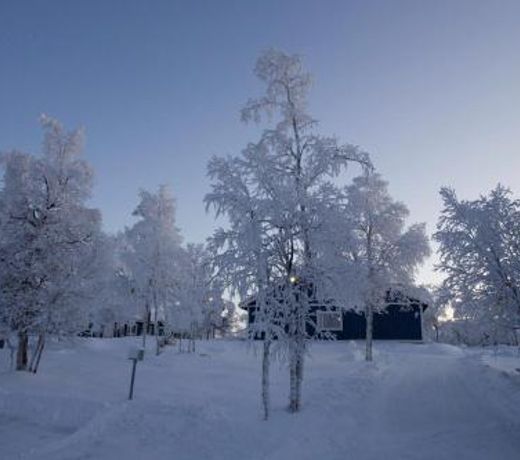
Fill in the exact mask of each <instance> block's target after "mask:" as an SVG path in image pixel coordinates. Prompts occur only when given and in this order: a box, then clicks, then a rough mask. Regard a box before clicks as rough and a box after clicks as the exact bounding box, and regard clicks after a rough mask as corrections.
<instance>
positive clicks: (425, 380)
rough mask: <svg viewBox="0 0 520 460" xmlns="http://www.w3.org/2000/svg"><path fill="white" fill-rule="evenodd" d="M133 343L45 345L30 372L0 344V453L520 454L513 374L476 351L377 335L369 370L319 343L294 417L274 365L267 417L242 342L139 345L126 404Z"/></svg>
mask: <svg viewBox="0 0 520 460" xmlns="http://www.w3.org/2000/svg"><path fill="white" fill-rule="evenodd" d="M150 342H152V340H151V341H150ZM138 343H139V342H138V340H137V339H136V338H124V339H78V340H75V341H74V342H72V343H71V342H67V343H63V342H62V343H54V344H53V345H51V347H50V348H49V349H48V350H46V353H45V355H44V356H43V358H42V363H41V369H40V371H39V373H38V374H37V375H31V374H28V373H20V372H18V373H15V372H8V371H7V364H8V356H7V352H6V351H5V350H1V351H0V459H2V460H15V459H30V460H36V459H37V460H51V459H52V460H80V459H81V460H86V459H96V460H104V459H118V460H141V459H143V460H145V459H156V458H157V459H159V458H164V459H167V458H168V459H169V458H172V459H173V458H175V459H178V460H182V459H208V460H210V459H225V460H235V459H237V460H238V459H248V460H256V459H265V460H278V459H298V460H305V459H309V460H310V459H320V460H324V459H342V460H344V459H355V460H365V459H367V460H368V459H374V460H375V459H382V458H384V459H398V460H405V459H458V460H459V459H460V460H463V459H468V460H469V459H471V460H479V459H486V460H489V459H500V460H508V459H515V460H518V459H519V458H520V434H519V433H520V373H518V372H509V373H508V372H503V371H501V370H498V369H496V368H495V367H491V366H490V365H488V364H486V359H487V358H486V357H485V356H484V355H483V354H482V353H481V352H480V351H476V350H472V349H461V348H457V347H453V346H449V345H439V344H412V343H387V342H377V343H376V345H375V352H376V353H375V362H374V363H373V364H368V363H366V362H364V361H363V359H362V356H363V353H362V352H363V343H362V342H348V343H346V342H322V343H315V344H313V345H312V347H311V350H310V355H309V357H308V359H307V361H306V369H305V372H306V376H305V381H304V394H303V409H302V411H301V412H300V413H298V414H289V413H288V412H287V411H286V410H285V407H286V405H287V393H288V375H287V373H288V372H287V369H286V367H285V365H283V364H279V363H276V364H274V365H273V369H272V386H271V390H272V414H271V419H270V420H269V421H267V422H266V421H263V420H261V410H260V398H259V394H260V357H259V355H258V356H257V355H256V354H255V351H254V347H251V346H249V345H248V344H247V343H246V342H243V341H219V340H217V341H207V342H204V341H203V342H199V343H197V353H195V354H188V353H178V351H177V349H176V348H174V347H169V348H167V349H166V350H165V352H164V353H163V354H162V355H160V356H159V357H155V356H154V355H153V353H152V352H151V350H147V356H146V358H145V360H144V361H143V362H141V363H139V364H138V369H137V377H136V387H135V399H134V400H133V401H128V400H127V399H126V398H127V396H128V386H129V377H130V370H131V368H130V361H128V360H127V354H128V350H129V349H130V348H131V347H132V346H133V345H138ZM151 345H152V344H151ZM519 361H520V360H519Z"/></svg>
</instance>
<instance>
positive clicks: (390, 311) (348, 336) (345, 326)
mask: <svg viewBox="0 0 520 460" xmlns="http://www.w3.org/2000/svg"><path fill="white" fill-rule="evenodd" d="M427 307H428V305H427V304H426V303H424V302H420V301H419V300H415V299H410V298H406V299H404V300H403V299H401V300H399V299H398V298H394V299H390V298H389V299H388V303H387V306H386V308H385V309H384V311H383V312H380V313H374V332H373V334H374V335H373V337H374V339H375V340H422V338H423V335H422V319H421V316H422V312H423V311H424V310H425V309H426V308H427ZM240 308H242V309H243V310H245V311H247V314H248V325H251V324H253V323H254V321H255V313H256V310H257V309H256V305H255V301H254V299H250V300H249V301H248V302H245V303H243V304H241V305H240ZM312 313H314V314H315V315H316V316H315V317H314V318H312V319H313V320H314V322H315V324H316V327H317V329H318V330H317V331H316V330H313V326H311V325H308V326H307V328H308V332H309V335H311V336H314V335H316V334H315V333H316V332H321V333H326V334H327V335H331V336H333V337H334V338H335V339H337V340H358V339H364V338H365V336H366V320H365V314H364V313H362V312H357V311H355V310H349V309H341V308H337V307H336V308H324V307H321V306H319V305H316V306H315V307H312ZM312 313H311V314H312ZM323 335H324V334H323ZM259 338H260V337H259Z"/></svg>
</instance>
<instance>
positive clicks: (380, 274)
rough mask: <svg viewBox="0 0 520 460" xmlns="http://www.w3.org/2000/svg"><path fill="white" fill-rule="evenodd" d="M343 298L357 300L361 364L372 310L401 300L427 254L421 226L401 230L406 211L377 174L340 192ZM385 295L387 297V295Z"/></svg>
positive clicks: (368, 355)
mask: <svg viewBox="0 0 520 460" xmlns="http://www.w3.org/2000/svg"><path fill="white" fill-rule="evenodd" d="M344 192H345V199H346V204H345V208H344V212H345V218H346V219H347V220H348V223H347V224H345V227H346V228H348V229H350V232H351V235H350V236H349V238H348V239H347V241H346V246H345V251H344V253H343V256H344V257H345V266H346V267H345V268H346V272H345V273H346V278H347V280H346V281H347V283H346V285H347V286H349V290H348V294H347V297H350V302H352V299H354V300H355V301H356V300H357V301H359V302H360V303H361V304H362V305H363V308H364V313H365V318H366V360H367V361H372V358H373V356H372V338H373V320H374V311H381V310H383V309H384V308H385V306H386V304H387V302H388V296H389V291H390V290H391V288H392V286H395V285H398V291H399V293H398V294H401V295H402V296H404V298H405V299H406V298H407V295H408V292H409V291H411V290H412V289H414V274H415V271H416V269H417V267H418V266H419V264H420V263H422V262H423V261H424V259H425V258H426V257H427V256H428V255H429V254H430V249H429V244H428V238H427V236H426V232H425V225H424V224H413V225H411V226H410V227H408V228H406V227H405V221H406V218H407V217H408V209H407V208H406V206H405V205H404V204H403V203H400V202H398V201H395V200H393V199H392V197H391V196H390V194H389V193H388V187H387V182H386V181H384V180H383V179H382V178H381V176H380V175H379V174H377V173H371V174H367V175H363V176H359V177H356V178H354V179H353V183H352V185H349V186H347V187H346V188H345V190H344ZM390 295H392V294H391V293H390Z"/></svg>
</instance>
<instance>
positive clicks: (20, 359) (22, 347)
mask: <svg viewBox="0 0 520 460" xmlns="http://www.w3.org/2000/svg"><path fill="white" fill-rule="evenodd" d="M28 348H29V335H28V334H27V331H24V330H22V331H19V332H18V348H17V350H16V370H17V371H25V370H27V362H28V356H27V354H28V352H27V350H28Z"/></svg>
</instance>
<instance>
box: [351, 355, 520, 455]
mask: <svg viewBox="0 0 520 460" xmlns="http://www.w3.org/2000/svg"><path fill="white" fill-rule="evenodd" d="M396 358H397V359H396ZM392 361H394V362H395V364H394V365H392V367H391V368H390V369H388V371H387V372H386V375H385V378H384V379H383V381H381V382H380V383H379V385H378V387H377V389H376V390H375V391H374V394H373V395H372V401H370V402H369V404H368V406H369V409H368V411H367V412H368V413H369V414H370V417H369V423H368V425H367V439H366V442H367V444H366V445H367V451H366V452H365V454H363V453H362V452H359V456H358V457H357V458H364V459H367V460H368V459H378V458H383V457H385V458H392V459H394V458H395V459H402V460H404V459H432V460H433V459H452V458H453V459H455V458H456V459H458V460H463V459H468V460H469V459H471V460H476V459H482V460H484V459H502V460H506V459H512V460H513V459H519V458H520V411H519V409H518V405H517V404H518V397H517V398H516V406H511V405H512V404H514V403H515V402H514V401H513V400H512V399H511V398H509V396H510V395H511V392H513V393H514V392H515V391H516V392H517V396H518V391H519V389H518V384H519V383H520V382H518V381H517V382H516V388H515V385H514V383H513V382H511V381H508V379H507V378H505V377H504V376H503V375H501V374H499V373H497V372H496V371H494V370H491V369H486V368H483V366H482V365H481V364H480V362H479V361H477V360H476V359H475V358H474V357H472V356H468V355H466V354H464V353H463V352H462V351H460V350H457V349H455V348H451V347H446V348H445V351H444V353H438V352H436V353H420V354H403V355H402V356H400V357H399V356H398V357H393V359H392ZM354 458H356V456H354Z"/></svg>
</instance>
